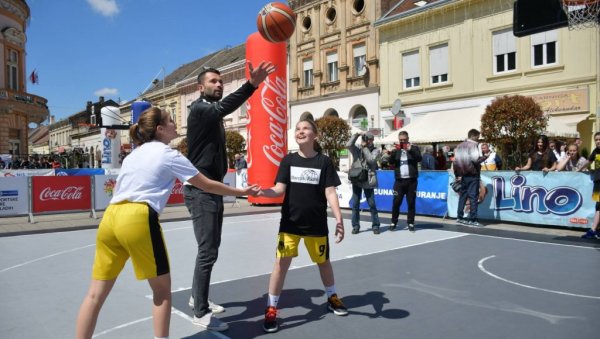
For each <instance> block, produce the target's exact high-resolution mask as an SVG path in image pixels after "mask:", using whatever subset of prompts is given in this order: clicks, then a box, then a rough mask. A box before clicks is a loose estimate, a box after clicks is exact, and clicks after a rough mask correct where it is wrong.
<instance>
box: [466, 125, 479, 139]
mask: <svg viewBox="0 0 600 339" xmlns="http://www.w3.org/2000/svg"><path fill="white" fill-rule="evenodd" d="M480 135H481V133H479V131H478V130H476V129H474V128H472V129H471V130H469V133H468V134H467V138H469V139H471V138H472V137H478V136H480Z"/></svg>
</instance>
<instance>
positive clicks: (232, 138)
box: [225, 131, 246, 166]
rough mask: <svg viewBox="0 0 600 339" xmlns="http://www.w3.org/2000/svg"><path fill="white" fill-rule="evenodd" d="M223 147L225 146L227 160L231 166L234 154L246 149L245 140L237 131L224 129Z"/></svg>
mask: <svg viewBox="0 0 600 339" xmlns="http://www.w3.org/2000/svg"><path fill="white" fill-rule="evenodd" d="M225 147H227V160H228V164H229V165H230V166H231V165H232V164H233V162H234V160H235V159H234V158H235V155H236V154H238V153H243V152H244V150H245V149H246V140H245V139H244V137H243V136H242V135H241V134H240V133H238V132H237V131H225Z"/></svg>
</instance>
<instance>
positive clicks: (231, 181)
mask: <svg viewBox="0 0 600 339" xmlns="http://www.w3.org/2000/svg"><path fill="white" fill-rule="evenodd" d="M235 176H236V174H235V171H233V172H227V174H225V178H223V183H224V184H225V185H227V186H231V187H237V186H236V183H235ZM269 187H271V186H269ZM235 199H236V197H232V196H230V195H226V196H223V202H235Z"/></svg>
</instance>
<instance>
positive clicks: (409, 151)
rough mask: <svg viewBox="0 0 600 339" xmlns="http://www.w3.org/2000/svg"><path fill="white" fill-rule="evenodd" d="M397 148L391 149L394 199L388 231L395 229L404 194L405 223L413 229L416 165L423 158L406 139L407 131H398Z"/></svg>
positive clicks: (417, 170) (416, 148) (415, 147)
mask: <svg viewBox="0 0 600 339" xmlns="http://www.w3.org/2000/svg"><path fill="white" fill-rule="evenodd" d="M398 142H399V145H398V148H397V149H395V150H393V151H392V155H391V156H390V163H391V164H393V165H394V166H395V167H396V169H395V170H394V178H395V180H394V200H393V201H392V225H391V226H390V231H393V230H395V229H396V226H397V225H398V215H399V214H400V205H402V200H404V196H406V203H407V204H408V213H407V216H406V223H407V224H408V230H409V231H411V232H414V231H415V213H416V200H417V183H418V181H417V177H418V176H419V169H418V168H417V165H418V163H419V161H421V160H422V159H423V157H422V156H421V150H420V149H419V147H418V146H417V145H412V144H411V143H410V142H409V139H408V132H406V131H400V133H398Z"/></svg>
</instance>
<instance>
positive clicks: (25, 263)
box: [0, 244, 96, 273]
mask: <svg viewBox="0 0 600 339" xmlns="http://www.w3.org/2000/svg"><path fill="white" fill-rule="evenodd" d="M91 246H96V244H91V245H85V246H81V247H75V248H72V249H70V250H65V251H61V252H56V253H53V254H49V255H47V256H44V257H39V258H36V259H32V260H29V261H26V262H24V263H20V264H17V265H14V266H11V267H7V268H3V269H2V270H0V273H4V272H6V271H9V270H12V269H15V268H18V267H22V266H25V265H28V264H31V263H34V262H36V261H41V260H45V259H48V258H52V257H55V256H57V255H61V254H66V253H70V252H75V251H79V250H82V249H84V248H88V247H91Z"/></svg>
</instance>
